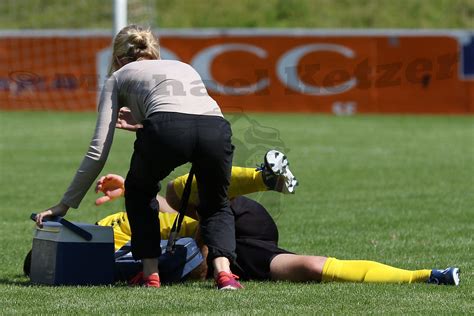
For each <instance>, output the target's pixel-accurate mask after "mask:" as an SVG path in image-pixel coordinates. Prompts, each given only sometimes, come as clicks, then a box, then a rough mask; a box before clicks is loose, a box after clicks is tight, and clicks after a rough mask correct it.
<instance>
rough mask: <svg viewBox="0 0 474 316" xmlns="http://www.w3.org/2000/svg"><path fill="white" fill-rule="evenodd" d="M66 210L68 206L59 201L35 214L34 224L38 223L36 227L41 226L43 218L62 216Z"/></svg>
mask: <svg viewBox="0 0 474 316" xmlns="http://www.w3.org/2000/svg"><path fill="white" fill-rule="evenodd" d="M68 210H69V206H67V205H66V204H63V203H59V204H57V205H55V206H53V207H50V208H49V209H47V210H45V211H43V212H41V213H39V214H37V215H36V225H38V227H43V219H45V218H48V217H51V216H64V215H66V213H67V211H68Z"/></svg>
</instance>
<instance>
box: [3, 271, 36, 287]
mask: <svg viewBox="0 0 474 316" xmlns="http://www.w3.org/2000/svg"><path fill="white" fill-rule="evenodd" d="M0 285H17V286H32V285H33V283H31V281H30V280H29V279H27V278H26V277H25V276H24V275H23V274H17V275H13V276H12V277H11V278H0Z"/></svg>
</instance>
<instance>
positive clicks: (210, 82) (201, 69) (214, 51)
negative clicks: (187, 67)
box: [191, 44, 270, 95]
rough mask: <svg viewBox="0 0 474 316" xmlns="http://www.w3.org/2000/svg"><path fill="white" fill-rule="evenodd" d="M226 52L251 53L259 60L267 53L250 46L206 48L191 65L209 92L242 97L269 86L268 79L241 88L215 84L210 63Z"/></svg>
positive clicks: (220, 45)
mask: <svg viewBox="0 0 474 316" xmlns="http://www.w3.org/2000/svg"><path fill="white" fill-rule="evenodd" d="M228 51H244V52H249V53H252V54H254V55H256V56H258V57H259V58H266V57H267V52H266V51H265V50H263V49H262V48H260V47H257V46H254V45H250V44H219V45H214V46H211V47H209V48H206V49H205V50H203V51H202V52H200V53H199V54H198V55H197V56H196V57H194V58H193V60H192V61H191V65H192V66H193V67H194V69H196V70H197V72H198V73H199V74H200V75H201V77H202V79H203V81H204V83H205V85H206V87H207V88H208V89H209V90H212V91H213V92H217V93H220V94H228V95H242V94H251V93H255V92H257V91H260V90H262V89H265V88H266V87H267V86H268V85H269V83H270V80H269V79H268V78H263V79H260V80H259V81H258V82H256V83H253V84H250V85H247V86H243V87H229V86H225V85H223V84H220V83H218V82H216V81H215V80H214V77H213V76H212V74H211V65H212V61H213V60H214V59H215V58H216V56H218V55H220V54H222V53H225V52H228Z"/></svg>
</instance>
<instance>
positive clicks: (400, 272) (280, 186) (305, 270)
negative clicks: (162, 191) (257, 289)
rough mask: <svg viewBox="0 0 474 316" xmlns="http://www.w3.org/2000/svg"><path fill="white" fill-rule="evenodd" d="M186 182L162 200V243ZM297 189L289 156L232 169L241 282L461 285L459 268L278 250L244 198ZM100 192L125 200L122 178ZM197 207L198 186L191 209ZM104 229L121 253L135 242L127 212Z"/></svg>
mask: <svg viewBox="0 0 474 316" xmlns="http://www.w3.org/2000/svg"><path fill="white" fill-rule="evenodd" d="M186 179H187V175H183V176H181V177H178V178H176V179H175V180H173V181H171V182H170V183H169V184H168V187H167V193H166V199H165V198H163V197H161V196H157V200H158V202H159V208H160V213H159V218H160V222H161V235H162V238H163V239H166V238H167V237H168V234H169V231H170V229H171V225H172V223H173V221H174V218H175V216H176V211H175V209H177V208H178V206H179V201H180V197H181V194H182V192H183V190H184V185H185V183H186ZM297 184H298V182H297V180H296V178H295V177H294V176H293V174H292V173H291V171H290V169H289V167H288V161H287V158H286V156H285V155H284V154H282V153H280V152H278V151H275V150H271V151H269V152H267V154H266V155H265V159H264V163H263V164H262V167H261V168H257V169H254V168H241V167H233V168H232V177H231V183H230V187H229V198H230V199H231V209H232V212H233V213H234V216H235V226H236V227H235V228H236V229H235V233H236V241H237V249H236V252H237V261H236V262H235V263H234V264H233V266H232V271H235V273H237V275H238V276H239V277H240V278H241V279H244V280H288V281H296V282H308V281H316V282H319V281H350V282H385V283H415V282H426V283H434V284H446V285H458V284H459V272H460V271H459V268H447V269H445V270H437V269H422V270H404V269H399V268H395V267H392V266H388V265H385V264H382V263H378V262H375V261H368V260H339V259H336V258H331V257H323V256H308V255H297V254H294V253H292V252H290V251H287V250H285V249H281V248H279V247H278V229H277V226H276V224H275V222H274V220H273V219H272V217H271V216H270V214H269V213H268V212H267V210H266V209H265V208H264V207H263V206H262V205H261V204H259V203H258V202H256V201H254V200H252V199H249V198H247V197H244V196H243V195H245V194H249V193H252V192H258V191H266V190H275V191H279V192H282V193H294V192H295V188H296V186H297ZM96 191H97V192H103V193H104V196H103V197H101V198H99V199H97V202H96V204H98V205H100V204H103V203H105V202H107V201H109V200H111V199H114V198H117V197H119V196H121V195H122V194H123V178H122V177H120V176H117V175H107V176H105V177H102V178H100V180H99V181H98V183H97V187H96ZM198 203H199V200H198V194H197V189H196V183H195V181H193V185H192V190H191V196H190V200H189V207H190V209H192V208H193V206H194V207H195V206H196V205H197V204H198ZM188 214H190V212H188ZM191 214H192V212H191ZM191 216H192V217H195V216H193V215H191ZM192 217H185V220H184V222H183V226H182V230H181V236H183V237H184V236H187V237H196V234H199V232H198V231H197V230H198V225H197V219H196V218H192ZM117 219H119V220H117ZM99 224H100V225H113V226H114V233H115V240H116V245H115V247H116V249H119V248H120V247H121V246H122V245H124V244H125V243H126V242H127V241H128V240H129V239H130V229H129V227H128V220H127V215H126V213H125V212H119V213H116V214H113V215H110V216H109V217H107V218H104V219H103V220H102V221H99ZM197 239H198V240H199V237H197ZM202 252H203V255H205V254H206V250H205V247H204V248H202ZM202 268H203V267H201V269H200V271H202ZM201 275H202V274H201ZM208 275H211V276H212V271H208Z"/></svg>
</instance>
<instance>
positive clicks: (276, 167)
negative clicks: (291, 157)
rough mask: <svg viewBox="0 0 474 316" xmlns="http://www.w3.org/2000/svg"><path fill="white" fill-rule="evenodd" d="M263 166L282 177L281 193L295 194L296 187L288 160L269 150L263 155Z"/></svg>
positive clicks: (279, 153) (278, 152) (280, 153)
mask: <svg viewBox="0 0 474 316" xmlns="http://www.w3.org/2000/svg"><path fill="white" fill-rule="evenodd" d="M265 164H266V165H267V167H269V168H270V169H271V170H272V172H273V173H274V174H275V175H277V176H282V177H283V179H284V184H283V185H282V190H281V191H282V192H283V193H290V194H293V193H295V188H296V186H297V185H298V180H296V178H295V176H294V175H293V173H291V171H290V168H289V165H290V163H289V162H288V158H287V157H286V156H285V154H283V153H282V152H280V151H278V150H270V151H268V152H267V153H266V155H265Z"/></svg>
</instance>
